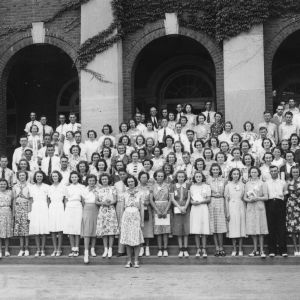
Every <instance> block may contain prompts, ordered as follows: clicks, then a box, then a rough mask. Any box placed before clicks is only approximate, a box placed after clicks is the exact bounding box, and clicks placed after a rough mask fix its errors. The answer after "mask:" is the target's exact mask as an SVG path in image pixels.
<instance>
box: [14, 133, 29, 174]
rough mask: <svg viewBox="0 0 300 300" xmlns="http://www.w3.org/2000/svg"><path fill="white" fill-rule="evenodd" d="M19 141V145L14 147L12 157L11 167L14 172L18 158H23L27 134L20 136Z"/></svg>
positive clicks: (16, 168)
mask: <svg viewBox="0 0 300 300" xmlns="http://www.w3.org/2000/svg"><path fill="white" fill-rule="evenodd" d="M19 142H20V145H21V147H18V148H16V149H15V151H14V154H13V158H12V169H13V171H14V172H17V171H18V164H19V161H20V159H22V158H25V149H26V147H27V144H28V138H27V136H25V135H24V136H21V137H20V140H19Z"/></svg>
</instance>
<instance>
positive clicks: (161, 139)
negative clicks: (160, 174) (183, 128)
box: [157, 118, 174, 149]
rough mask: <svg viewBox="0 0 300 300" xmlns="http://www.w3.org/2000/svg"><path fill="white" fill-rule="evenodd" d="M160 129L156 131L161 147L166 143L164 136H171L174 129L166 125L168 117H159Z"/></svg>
mask: <svg viewBox="0 0 300 300" xmlns="http://www.w3.org/2000/svg"><path fill="white" fill-rule="evenodd" d="M161 127H162V128H161V129H159V130H158V132H157V141H158V145H159V147H160V148H161V149H162V148H163V147H165V145H166V137H167V136H168V135H170V136H172V137H173V135H174V131H173V130H172V129H171V128H169V127H168V119H167V118H162V119H161Z"/></svg>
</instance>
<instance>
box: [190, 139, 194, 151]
mask: <svg viewBox="0 0 300 300" xmlns="http://www.w3.org/2000/svg"><path fill="white" fill-rule="evenodd" d="M190 153H191V154H192V153H194V148H193V142H190Z"/></svg>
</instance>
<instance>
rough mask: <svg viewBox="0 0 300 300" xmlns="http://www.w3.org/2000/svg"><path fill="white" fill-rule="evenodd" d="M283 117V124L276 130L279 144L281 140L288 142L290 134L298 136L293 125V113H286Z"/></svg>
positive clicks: (296, 128) (296, 129) (295, 126)
mask: <svg viewBox="0 0 300 300" xmlns="http://www.w3.org/2000/svg"><path fill="white" fill-rule="evenodd" d="M284 117H285V122H283V123H282V124H281V125H280V126H279V130H278V132H279V133H278V137H279V142H281V141H282V140H289V139H290V137H291V135H292V133H296V134H297V135H298V134H299V132H298V131H299V129H298V127H297V125H296V124H294V123H293V113H292V112H290V111H287V112H286V113H285V114H284Z"/></svg>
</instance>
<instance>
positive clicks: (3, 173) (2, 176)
mask: <svg viewBox="0 0 300 300" xmlns="http://www.w3.org/2000/svg"><path fill="white" fill-rule="evenodd" d="M1 178H2V179H5V169H4V168H3V169H2V174H1Z"/></svg>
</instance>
